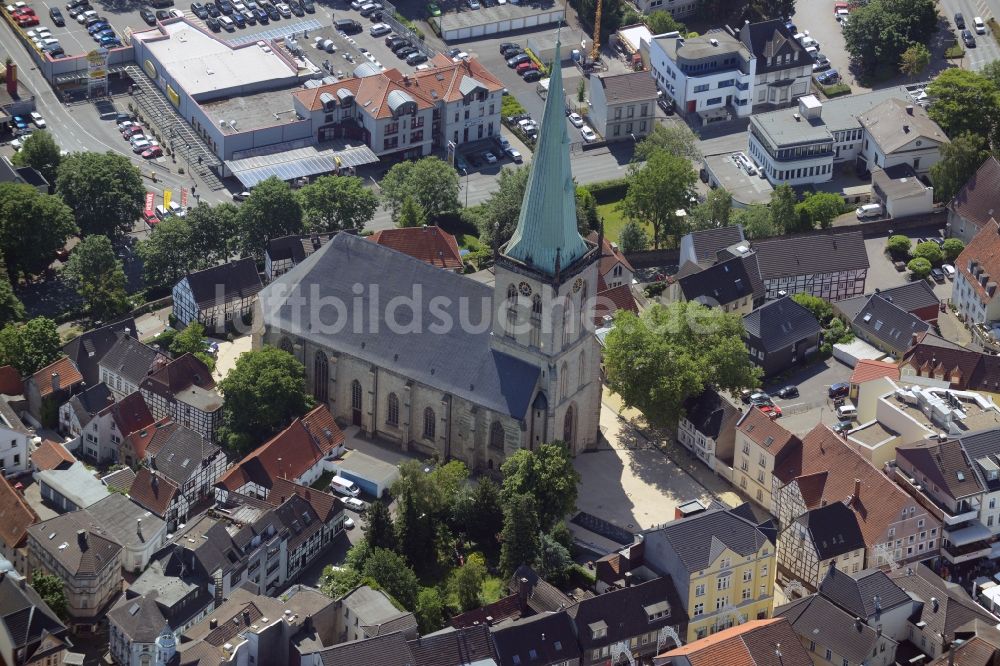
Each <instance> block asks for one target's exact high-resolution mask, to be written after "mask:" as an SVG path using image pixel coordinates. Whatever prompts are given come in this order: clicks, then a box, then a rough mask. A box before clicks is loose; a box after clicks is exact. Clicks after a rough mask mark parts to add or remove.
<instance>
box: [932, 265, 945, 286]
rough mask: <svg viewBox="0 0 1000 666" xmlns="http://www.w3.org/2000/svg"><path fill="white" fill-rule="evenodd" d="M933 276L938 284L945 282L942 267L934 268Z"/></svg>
mask: <svg viewBox="0 0 1000 666" xmlns="http://www.w3.org/2000/svg"><path fill="white" fill-rule="evenodd" d="M931 277H932V278H934V281H935V282H937V283H938V284H942V283H944V271H942V270H941V269H940V268H932V269H931Z"/></svg>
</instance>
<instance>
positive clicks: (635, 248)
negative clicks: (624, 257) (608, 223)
mask: <svg viewBox="0 0 1000 666" xmlns="http://www.w3.org/2000/svg"><path fill="white" fill-rule="evenodd" d="M618 245H619V246H621V249H622V252H624V253H625V254H629V253H630V252H639V251H640V250H645V249H646V248H648V247H649V234H647V233H646V230H645V229H643V227H642V225H641V224H639V223H638V222H636V221H635V220H629V221H628V222H626V223H625V224H624V225H623V226H622V230H621V231H620V232H619V234H618Z"/></svg>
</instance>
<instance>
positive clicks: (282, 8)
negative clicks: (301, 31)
mask: <svg viewBox="0 0 1000 666" xmlns="http://www.w3.org/2000/svg"><path fill="white" fill-rule="evenodd" d="M274 8H275V9H277V10H278V13H279V14H281V18H292V8H291V7H289V6H288V5H286V4H285V3H284V2H279V3H278V4H276V5H275V6H274Z"/></svg>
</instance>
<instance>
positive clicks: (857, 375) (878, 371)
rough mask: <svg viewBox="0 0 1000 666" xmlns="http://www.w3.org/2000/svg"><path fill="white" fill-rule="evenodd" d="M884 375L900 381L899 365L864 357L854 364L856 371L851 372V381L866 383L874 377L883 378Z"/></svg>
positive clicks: (853, 382)
mask: <svg viewBox="0 0 1000 666" xmlns="http://www.w3.org/2000/svg"><path fill="white" fill-rule="evenodd" d="M882 377H888V378H889V379H892V380H894V381H899V366H898V365H896V364H895V363H886V362H885V361H874V360H871V359H867V358H863V359H861V360H860V361H858V364H857V365H855V366H854V372H853V373H851V383H852V384H864V383H865V382H870V381H871V380H873V379H881V378H882Z"/></svg>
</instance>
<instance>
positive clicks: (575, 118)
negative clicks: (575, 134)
mask: <svg viewBox="0 0 1000 666" xmlns="http://www.w3.org/2000/svg"><path fill="white" fill-rule="evenodd" d="M567 118H569V123H570V125H572V126H573V127H583V116H581V115H580V114H579V113H576V112H574V113H571V114H569V115H568V116H567Z"/></svg>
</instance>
